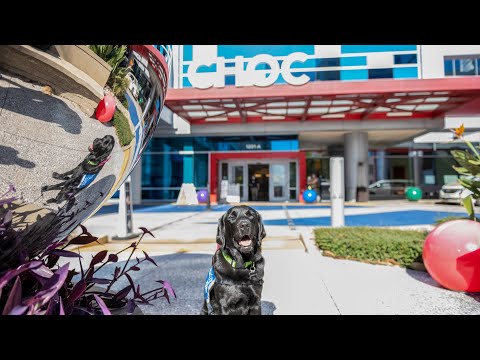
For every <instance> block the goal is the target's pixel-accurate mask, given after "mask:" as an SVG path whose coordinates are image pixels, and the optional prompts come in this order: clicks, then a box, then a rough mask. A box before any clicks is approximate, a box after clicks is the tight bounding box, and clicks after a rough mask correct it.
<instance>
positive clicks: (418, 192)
mask: <svg viewBox="0 0 480 360" xmlns="http://www.w3.org/2000/svg"><path fill="white" fill-rule="evenodd" d="M405 195H406V197H407V199H408V200H410V201H418V200H420V199H421V198H422V196H423V193H422V189H420V188H418V187H414V186H412V187H409V188H407V190H406V191H405Z"/></svg>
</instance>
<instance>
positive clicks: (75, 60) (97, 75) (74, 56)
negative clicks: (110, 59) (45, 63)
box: [50, 45, 112, 88]
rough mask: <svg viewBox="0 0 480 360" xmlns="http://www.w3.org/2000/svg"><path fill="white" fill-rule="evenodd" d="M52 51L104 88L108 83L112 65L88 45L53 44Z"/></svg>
mask: <svg viewBox="0 0 480 360" xmlns="http://www.w3.org/2000/svg"><path fill="white" fill-rule="evenodd" d="M50 51H51V52H52V53H53V54H55V55H57V56H60V57H61V58H62V59H63V60H65V61H67V62H69V63H70V64H72V65H73V66H75V67H76V68H78V69H79V70H81V71H83V72H84V73H85V74H87V75H88V76H90V77H91V78H92V79H93V80H94V81H95V82H97V84H99V85H100V86H101V87H102V88H103V87H104V86H105V84H106V83H107V80H108V77H109V76H110V72H111V71H112V67H111V66H110V65H108V64H107V63H106V62H105V61H103V59H101V58H100V57H99V56H98V55H97V54H95V53H94V52H93V51H92V50H90V49H89V48H88V46H86V45H52V47H51V48H50Z"/></svg>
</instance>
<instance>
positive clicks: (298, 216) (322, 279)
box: [82, 203, 480, 315]
mask: <svg viewBox="0 0 480 360" xmlns="http://www.w3.org/2000/svg"><path fill="white" fill-rule="evenodd" d="M168 209H169V208H161V212H155V211H151V212H150V211H149V210H148V209H147V210H145V211H144V212H135V214H134V225H135V227H138V226H145V227H147V228H149V229H153V233H154V235H155V238H156V239H151V238H150V237H149V236H146V237H145V239H144V240H143V241H142V244H141V245H140V248H141V249H143V250H145V251H147V253H148V254H149V255H150V256H152V257H154V258H155V259H156V261H157V263H158V265H159V267H158V268H157V267H155V266H153V265H151V264H150V263H147V264H145V267H142V270H141V271H138V272H135V273H133V275H134V279H135V281H137V282H138V283H139V284H140V286H141V288H142V289H144V290H150V289H152V288H153V286H155V285H156V284H157V283H155V280H159V279H162V280H168V281H169V282H170V283H171V284H172V286H173V288H174V289H175V291H176V292H177V297H178V298H177V300H173V301H172V304H168V303H167V302H166V301H165V299H159V300H157V301H156V302H155V303H154V305H153V306H143V307H142V309H143V311H144V312H145V313H148V314H198V312H199V309H200V308H201V305H202V301H203V293H202V288H203V285H204V281H205V277H206V275H207V272H208V270H209V267H210V265H211V258H212V255H213V253H214V252H215V249H216V244H215V234H216V227H217V221H218V218H219V217H220V216H221V215H222V214H223V211H224V209H223V208H222V209H217V210H218V211H196V212H195V211H187V210H189V209H188V208H185V209H180V210H179V211H172V212H169V211H168ZM399 210H400V209H399V207H397V206H395V207H392V205H391V204H388V203H383V204H381V205H380V206H369V207H364V208H360V207H352V208H349V209H346V213H347V214H350V215H349V216H364V217H366V219H369V218H370V217H369V216H372V217H371V218H372V219H374V220H375V219H377V217H378V216H383V217H385V218H388V217H389V216H390V217H392V213H393V212H398V211H399ZM401 210H402V211H403V210H404V211H412V214H413V215H415V216H417V215H418V212H420V214H424V213H427V212H429V211H430V212H433V215H435V216H436V214H443V215H442V216H445V214H462V213H463V211H464V210H463V209H462V208H461V207H448V206H438V205H434V204H410V205H409V206H408V205H406V204H402V208H401ZM328 212H329V209H328V208H324V207H314V208H312V207H302V206H297V207H290V206H288V207H287V208H285V207H284V206H272V207H270V208H268V207H265V208H262V210H261V213H262V216H263V219H264V223H265V228H266V232H267V238H266V239H265V240H264V246H263V253H264V256H265V261H266V268H265V285H264V290H263V296H262V299H263V302H262V309H263V313H264V314H275V315H277V314H278V315H280V314H329V315H330V314H332V315H334V314H480V303H479V301H480V296H477V295H471V294H466V293H460V292H453V291H449V290H446V289H444V288H442V287H441V286H440V285H438V284H437V283H436V282H435V281H434V280H433V279H432V278H431V277H430V276H429V275H428V273H426V272H420V271H414V270H407V269H405V268H400V267H395V266H384V265H370V264H365V263H361V262H355V261H348V260H337V259H332V258H329V257H324V256H322V255H321V252H320V251H319V250H318V249H317V248H316V246H315V244H314V241H313V238H312V237H313V229H314V228H315V227H316V226H304V225H301V224H311V223H312V222H313V223H314V222H315V221H316V220H315V219H318V218H322V217H324V216H328ZM422 212H423V213H422ZM405 214H407V215H406V216H404V217H403V218H402V217H400V218H401V219H404V220H406V222H407V223H408V222H409V217H408V213H404V215H405ZM396 216H397V215H394V216H393V218H395V217H396ZM115 217H116V215H115V214H104V215H99V216H96V217H93V218H92V219H90V220H89V221H87V223H86V225H87V228H88V229H89V231H91V232H92V233H93V234H97V235H98V233H97V232H96V229H107V227H108V226H113V223H112V222H114V221H115ZM287 217H288V218H289V219H288V218H287ZM424 218H425V219H432V218H434V216H431V215H429V216H426V217H424ZM288 220H290V221H288ZM307 220H308V221H307ZM109 224H110V225H109ZM100 225H101V226H100ZM96 226H100V227H98V228H97V227H96ZM105 226H106V227H105ZM431 226H432V225H431V223H430V224H423V225H400V226H398V227H399V228H425V227H431ZM132 241H133V240H129V241H123V242H122V241H112V242H110V243H108V244H106V245H105V246H100V245H96V246H93V247H87V248H84V249H83V250H82V254H83V256H84V259H85V261H89V260H90V258H91V257H90V254H89V252H90V253H95V252H98V251H100V250H103V249H110V250H111V251H119V250H121V249H123V248H124V247H126V246H128V245H129V244H130V243H131V242H132ZM126 256H127V254H125V253H123V254H122V257H121V260H125V259H126ZM138 256H139V257H140V256H142V253H141V252H140V253H139V254H138ZM142 265H143V264H142ZM112 270H113V267H108V266H107V267H105V268H104V269H102V273H103V272H104V273H103V274H105V275H106V274H110V273H111V272H112ZM99 277H100V276H99ZM125 285H126V283H124V282H122V283H121V284H119V286H125Z"/></svg>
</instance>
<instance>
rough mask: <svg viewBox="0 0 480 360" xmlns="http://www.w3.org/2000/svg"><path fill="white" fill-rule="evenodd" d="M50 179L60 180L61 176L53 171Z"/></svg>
mask: <svg viewBox="0 0 480 360" xmlns="http://www.w3.org/2000/svg"><path fill="white" fill-rule="evenodd" d="M52 177H53V178H54V179H61V178H62V176H61V175H60V174H59V173H57V172H55V171H54V172H53V173H52Z"/></svg>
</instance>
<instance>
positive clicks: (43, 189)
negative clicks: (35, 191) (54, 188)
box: [40, 185, 48, 193]
mask: <svg viewBox="0 0 480 360" xmlns="http://www.w3.org/2000/svg"><path fill="white" fill-rule="evenodd" d="M40 190H41V192H42V193H43V192H45V191H48V186H47V185H45V186H42V188H41V189H40Z"/></svg>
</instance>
